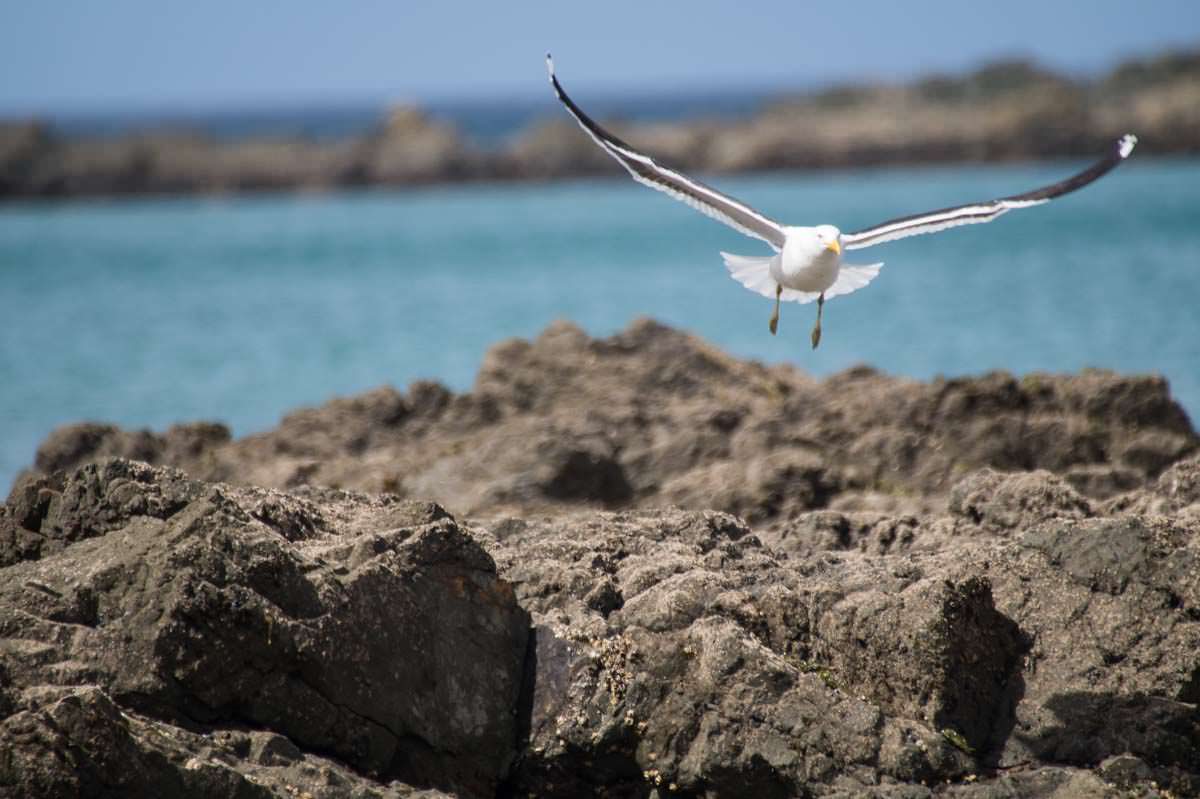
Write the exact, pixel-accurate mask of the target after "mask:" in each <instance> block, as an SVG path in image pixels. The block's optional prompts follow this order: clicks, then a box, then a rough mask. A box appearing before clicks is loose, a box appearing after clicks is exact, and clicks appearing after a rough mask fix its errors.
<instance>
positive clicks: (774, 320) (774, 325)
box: [767, 283, 783, 336]
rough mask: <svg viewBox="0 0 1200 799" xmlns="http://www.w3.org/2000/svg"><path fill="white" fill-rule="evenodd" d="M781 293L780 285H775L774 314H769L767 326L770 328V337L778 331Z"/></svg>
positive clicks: (781, 287)
mask: <svg viewBox="0 0 1200 799" xmlns="http://www.w3.org/2000/svg"><path fill="white" fill-rule="evenodd" d="M782 293H783V286H782V284H779V283H776V284H775V312H774V313H772V314H771V321H770V322H769V323H768V324H767V326H768V327H770V328H771V335H772V336H773V335H775V331H776V330H778V329H779V295H780V294H782Z"/></svg>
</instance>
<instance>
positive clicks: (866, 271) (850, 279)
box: [825, 263, 883, 299]
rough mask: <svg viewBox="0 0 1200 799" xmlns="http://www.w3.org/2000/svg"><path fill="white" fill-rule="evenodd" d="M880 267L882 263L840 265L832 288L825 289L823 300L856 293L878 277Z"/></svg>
mask: <svg viewBox="0 0 1200 799" xmlns="http://www.w3.org/2000/svg"><path fill="white" fill-rule="evenodd" d="M882 266H883V264H882V263H878V264H866V265H862V266H855V265H852V264H842V266H841V268H840V269H839V270H838V276H837V280H835V281H833V285H832V286H830V287H829V288H827V289H825V299H829V298H830V297H840V296H841V295H843V294H849V293H850V292H852V291H858V290H859V289H861V288H862V287H863V286H865V285H867V284H868V283H870V282H871V281H872V280H874V279H875V278H876V277H877V276H878V275H879V270H880V268H881V267H882Z"/></svg>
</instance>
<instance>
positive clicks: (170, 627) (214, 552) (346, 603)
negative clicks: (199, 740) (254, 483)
mask: <svg viewBox="0 0 1200 799" xmlns="http://www.w3.org/2000/svg"><path fill="white" fill-rule="evenodd" d="M39 493H40V494H42V495H43V496H44V497H45V499H46V501H43V502H41V503H39V504H38V505H37V506H36V507H34V508H32V509H30V508H29V507H17V506H14V505H11V504H10V505H8V506H5V508H4V510H3V512H2V513H0V529H2V530H3V531H4V532H5V536H4V537H3V538H0V546H3V548H4V550H3V554H4V559H5V561H7V562H9V563H10V564H11V565H9V566H8V567H7V568H5V569H3V570H0V629H2V630H3V635H4V644H3V650H2V651H3V660H2V661H0V664H2V667H3V671H4V676H5V680H4V704H6V707H5V713H4V715H5V717H6V720H5V721H4V722H2V723H0V738H5V739H7V743H6V744H5V748H6V749H9V748H10V747H12V749H10V751H18V752H20V753H22V754H21V756H20V757H10V758H9V759H8V760H7V761H6V762H5V764H4V766H3V773H2V774H0V785H9V786H14V787H15V789H17V790H18V792H19V793H20V792H22V791H24V792H25V793H24V795H55V794H57V795H71V794H74V793H79V794H83V795H93V794H95V793H97V792H101V791H100V789H101V788H103V789H105V790H122V791H128V792H132V793H141V794H143V795H150V794H153V793H160V794H161V793H162V792H165V793H188V794H190V795H197V796H199V795H212V794H213V793H214V792H215V793H219V794H223V795H247V796H250V795H258V793H255V790H254V784H253V782H252V781H248V780H249V778H250V776H252V774H251V772H249V771H246V770H245V769H242V768H241V764H242V761H243V760H244V759H245V758H246V757H247V755H246V753H244V752H240V750H239V747H243V748H245V747H249V748H250V749H253V748H254V747H255V746H257V744H256V743H255V740H256V739H254V738H253V737H252V736H251V737H248V736H247V735H246V734H244V733H243V732H239V731H241V730H247V731H248V730H258V731H262V732H263V733H270V734H271V735H273V736H275V737H274V738H270V741H276V740H277V741H278V743H274V744H271V743H269V741H267V742H266V743H263V742H260V743H263V745H264V746H266V745H269V746H270V747H274V749H277V750H279V751H280V752H281V753H282V754H280V755H279V757H280V758H281V762H282V761H286V762H287V763H292V762H294V761H300V760H303V759H305V758H306V757H308V756H309V755H312V756H313V757H316V758H318V759H321V758H330V757H331V758H335V759H336V761H337V762H340V763H342V764H345V765H346V766H349V767H352V769H353V770H354V771H356V772H358V773H361V774H363V775H369V776H370V777H373V778H375V779H377V780H384V781H386V780H390V779H399V780H402V781H404V782H406V783H411V784H415V785H421V786H430V787H437V788H442V789H445V790H451V791H455V792H458V793H460V794H461V795H464V796H482V795H492V794H493V793H494V791H495V789H496V786H497V785H498V784H499V783H500V781H501V780H502V779H503V778H504V777H505V776H506V775H507V773H508V771H509V768H510V766H511V764H512V761H513V760H514V758H515V756H516V748H515V747H516V740H517V727H516V719H515V710H516V706H517V699H518V694H519V692H520V688H521V684H522V678H523V673H524V663H525V655H526V641H527V637H528V629H529V619H528V616H527V615H526V613H525V612H524V611H523V610H522V609H521V608H519V607H518V606H517V604H516V601H515V599H514V596H513V592H512V590H511V589H510V588H509V587H508V585H507V584H506V583H505V582H503V581H502V580H500V579H499V578H498V577H497V574H496V570H495V566H494V564H493V562H492V560H491V558H490V557H489V556H488V555H487V553H486V552H484V551H483V550H482V549H481V548H480V547H479V545H478V544H477V543H475V541H474V540H473V539H472V538H471V536H470V535H468V534H467V533H466V532H465V531H464V530H463V529H462V528H461V527H460V526H459V525H457V524H456V523H455V522H454V520H453V519H451V518H450V517H449V516H448V515H447V514H446V513H445V512H444V511H442V510H441V509H440V508H438V507H437V506H435V505H431V504H420V503H412V502H402V501H398V500H396V499H395V498H369V497H365V496H361V495H354V494H347V493H344V492H315V493H310V494H308V495H294V494H283V493H279V492H275V491H268V490H263V489H235V488H231V487H228V486H222V485H216V484H205V483H198V482H196V481H193V480H189V479H187V478H186V477H185V476H184V475H183V474H182V473H180V472H177V471H173V470H169V469H160V468H153V467H150V466H147V465H145V464H139V463H136V462H131V461H125V460H105V461H101V462H99V463H96V464H92V465H88V466H85V467H82V468H80V469H78V470H76V471H74V472H72V473H69V474H65V475H63V474H62V473H59V476H58V477H57V478H55V479H51V480H45V481H42V485H41V486H40V488H39ZM31 528H33V529H31ZM14 530H16V531H17V532H16V533H15V534H14V532H13V531H14ZM29 539H34V540H37V541H38V542H39V543H38V545H37V546H30V545H28V544H26V543H24V542H25V541H27V540H29ZM174 728H181V730H182V731H185V732H193V733H194V732H197V731H200V732H203V733H204V735H205V736H207V738H206V740H208V745H206V747H205V748H204V749H196V748H195V747H194V746H193V745H192V744H189V743H188V742H187V740H184V739H186V738H187V736H186V735H184V734H183V732H180V733H179V735H176V734H175V732H174V731H172V732H171V734H170V736H169V737H171V739H172V741H173V743H171V744H170V745H165V744H160V742H159V741H158V737H157V736H158V733H157V732H156V731H157V730H165V729H170V730H174ZM223 735H227V736H230V740H231V741H233V742H234V743H232V744H230V746H229V747H224V748H223V747H221V746H218V745H216V744H214V743H213V740H214V736H216V737H217V738H220V736H223ZM172 736H173V737H172ZM180 736H182V737H180ZM29 741H33V742H36V743H29V745H28V746H26V743H25V742H29ZM193 743H194V742H193ZM230 747H232V748H230ZM43 751H45V752H48V753H53V754H54V755H55V756H54V757H53V758H44V757H40V756H36V755H37V753H38V752H43ZM247 751H249V750H247ZM264 757H265V758H267V759H268V760H269V759H270V757H268V755H261V756H259V759H260V760H261V759H262V758H264ZM143 761H144V762H145V763H149V764H150V765H151V766H152V767H148V769H147V770H146V772H145V773H144V774H142V773H141V772H138V771H136V770H134V771H130V770H128V769H127V768H126V766H132V765H134V764H136V763H137V762H143ZM197 770H198V771H199V772H201V773H199V774H192V772H194V771H197ZM326 770H328V768H327V769H326ZM337 770H339V773H340V774H343V775H344V777H345V779H347V780H350V782H351V783H353V782H354V780H360V778H359V777H356V776H354V772H347V771H346V768H345V766H338V769H337ZM208 772H212V773H213V774H215V775H217V776H212V778H211V779H209V777H205V776H204V775H205V774H207V773H208ZM293 776H294V775H293ZM217 777H219V779H217ZM277 778H278V775H277ZM214 780H215V782H214ZM360 781H361V780H360ZM348 784H350V783H348ZM214 786H215V787H214Z"/></svg>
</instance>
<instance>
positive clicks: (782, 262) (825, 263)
mask: <svg viewBox="0 0 1200 799" xmlns="http://www.w3.org/2000/svg"><path fill="white" fill-rule="evenodd" d="M783 230H784V232H785V233H786V234H787V239H786V240H785V241H784V243H783V249H782V250H781V251H780V253H779V257H778V258H774V259H772V262H771V266H770V274H771V278H772V279H773V280H774V281H775V282H776V283H778V284H779V285H781V286H783V287H784V288H785V289H793V290H795V291H801V292H804V293H806V294H813V293H816V294H820V293H821V292H822V291H825V290H826V289H828V288H831V287H832V286H833V284H834V283H835V282H837V278H838V271H839V270H840V268H841V265H842V245H841V232H840V231H839V230H838V229H837V228H835V227H834V226H833V225H821V226H819V227H785V228H784V229H783Z"/></svg>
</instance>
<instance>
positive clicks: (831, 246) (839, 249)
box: [825, 239, 842, 255]
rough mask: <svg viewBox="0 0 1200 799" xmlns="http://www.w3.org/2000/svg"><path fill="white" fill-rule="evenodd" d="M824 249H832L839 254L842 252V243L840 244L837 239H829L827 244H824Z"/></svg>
mask: <svg viewBox="0 0 1200 799" xmlns="http://www.w3.org/2000/svg"><path fill="white" fill-rule="evenodd" d="M825 249H827V250H833V251H834V252H836V253H837V254H838V255H841V254H842V245H841V244H840V243H839V242H838V240H837V239H834V240H833V241H831V242H829V243H828V244H826V245H825Z"/></svg>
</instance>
